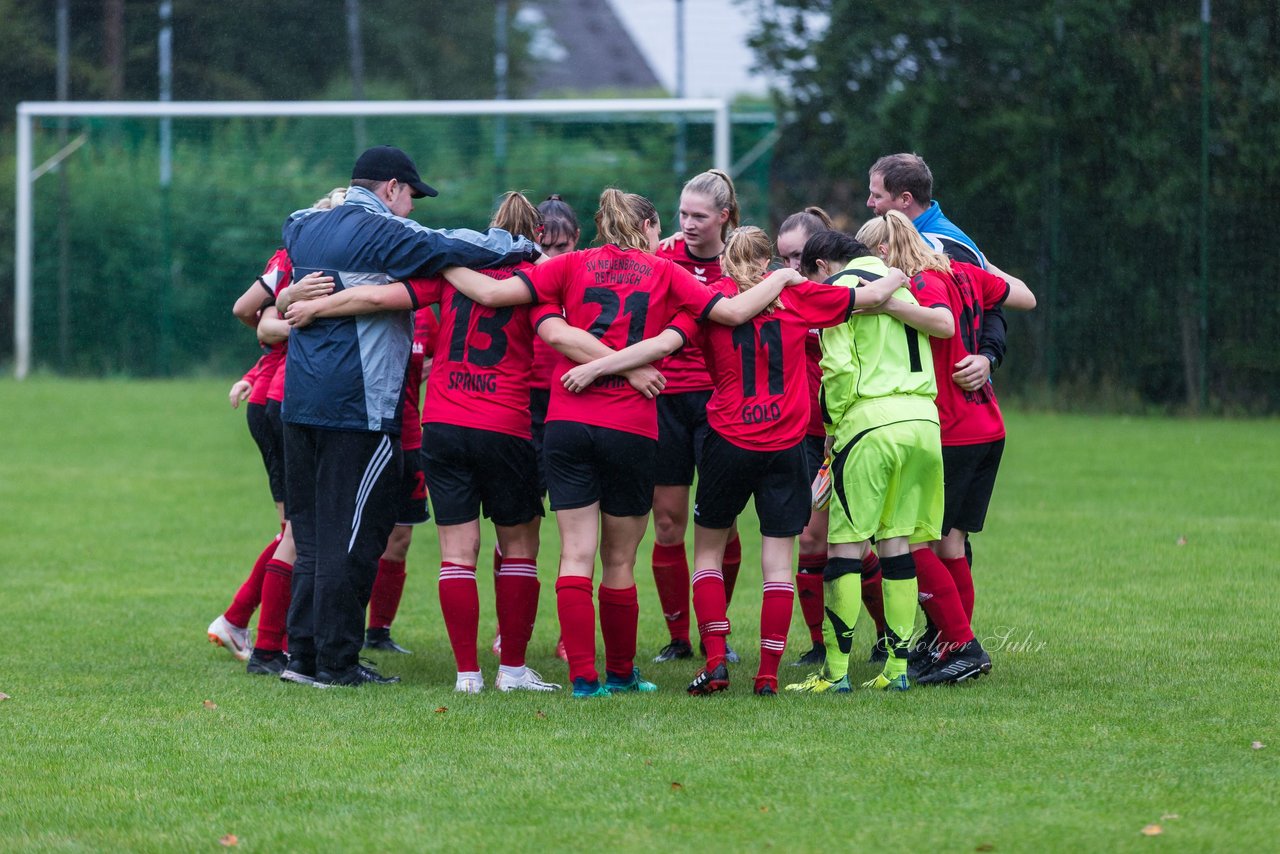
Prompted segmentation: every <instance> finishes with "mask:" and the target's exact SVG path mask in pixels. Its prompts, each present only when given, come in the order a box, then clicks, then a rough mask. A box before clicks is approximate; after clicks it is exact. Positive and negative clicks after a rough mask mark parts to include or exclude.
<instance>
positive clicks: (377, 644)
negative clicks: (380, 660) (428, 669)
mask: <svg viewBox="0 0 1280 854" xmlns="http://www.w3.org/2000/svg"><path fill="white" fill-rule="evenodd" d="M364 648H365V649H372V650H375V651H377V652H394V653H397V654H399V655H413V653H412V652H410V651H409V650H407V649H405V648H404V647H402V646H401V645H400V644H398V643H396V642H395V641H393V640H392V639H391V629H389V628H387V629H369V630H367V631H366V632H365V633H364Z"/></svg>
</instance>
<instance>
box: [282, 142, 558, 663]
mask: <svg viewBox="0 0 1280 854" xmlns="http://www.w3.org/2000/svg"><path fill="white" fill-rule="evenodd" d="M435 195H436V190H435V189H434V188H433V187H431V186H430V185H428V184H426V183H424V182H423V180H422V178H421V177H420V176H419V175H418V169H417V167H416V166H415V165H414V163H413V161H412V160H411V159H410V158H409V156H408V155H407V154H405V153H404V152H403V151H401V150H400V149H398V148H393V147H391V146H386V145H380V146H376V147H374V148H370V149H369V150H368V151H366V152H364V153H363V154H361V155H360V158H359V159H358V160H357V161H356V165H355V168H354V169H353V170H352V172H351V187H350V189H348V191H347V198H346V201H345V202H344V203H343V204H341V205H339V206H338V207H336V208H333V209H332V210H330V211H324V212H318V211H315V210H310V209H308V210H302V211H297V212H295V213H293V214H291V215H290V217H289V219H288V221H287V222H286V223H285V225H284V244H285V248H286V249H287V250H288V252H289V257H290V258H291V259H292V261H293V269H294V277H295V279H294V280H295V281H297V279H298V278H301V277H302V276H304V275H306V274H307V273H310V272H315V271H320V272H323V273H325V274H326V275H329V276H333V278H334V290H335V291H339V290H342V289H344V288H347V287H350V286H353V285H386V286H388V287H403V285H400V284H396V283H397V282H402V281H404V280H406V279H409V278H413V277H423V276H433V275H436V274H437V273H439V272H440V271H441V270H442V269H443V268H445V267H447V266H453V265H458V266H463V267H473V268H480V269H482V268H491V267H499V266H503V265H507V264H513V263H515V262H517V261H520V260H522V259H531V258H534V257H536V256H537V254H538V250H537V248H536V247H535V246H534V244H533V243H532V242H531V241H529V240H528V239H527V238H524V237H512V235H510V234H508V233H507V232H506V231H503V230H502V229H498V228H491V229H489V230H488V231H487V232H483V233H482V232H476V231H470V230H467V229H457V230H440V229H431V228H426V227H424V226H422V225H419V224H418V223H416V222H414V221H413V220H410V219H406V218H405V217H407V216H408V214H409V212H410V211H412V210H413V200H414V199H416V198H422V197H424V196H435ZM410 293H411V294H412V291H410ZM412 341H413V317H412V313H411V312H407V311H389V312H382V313H379V314H367V315H362V316H359V317H340V318H339V317H335V318H322V319H318V320H316V321H315V322H314V323H312V324H311V325H309V326H307V327H305V328H302V329H297V328H295V329H294V330H293V331H292V332H291V333H290V335H289V370H288V373H287V374H286V377H285V389H284V408H283V412H282V415H283V418H284V422H285V425H284V426H285V476H286V479H287V484H288V490H287V491H288V496H289V498H288V514H289V519H290V520H291V522H292V523H293V536H294V540H295V542H296V544H297V547H298V557H297V561H296V562H295V563H294V568H293V602H292V604H291V605H290V607H289V622H288V631H289V655H290V659H289V666H288V667H287V668H286V670H285V672H284V673H283V674H282V676H281V678H282V679H284V680H286V681H289V682H296V683H302V684H314V685H318V686H322V687H328V686H336V685H362V684H365V683H369V682H373V683H386V682H396V681H399V680H398V678H387V677H384V676H382V675H381V674H379V673H378V672H377V671H375V670H374V669H372V668H370V667H367V666H364V665H362V664H361V663H360V660H359V653H360V649H361V646H362V645H363V642H364V612H365V608H366V606H367V605H368V602H369V594H370V592H371V590H372V589H373V581H374V577H375V576H376V575H377V571H378V557H379V555H381V554H382V552H383V549H384V548H385V547H386V543H387V538H388V536H389V535H390V533H391V529H392V528H393V527H394V524H395V514H396V510H397V507H398V503H399V492H400V466H401V456H400V435H399V434H400V414H401V413H400V408H401V401H402V400H403V390H404V381H405V368H406V366H407V365H408V361H409V351H410V347H411V346H412Z"/></svg>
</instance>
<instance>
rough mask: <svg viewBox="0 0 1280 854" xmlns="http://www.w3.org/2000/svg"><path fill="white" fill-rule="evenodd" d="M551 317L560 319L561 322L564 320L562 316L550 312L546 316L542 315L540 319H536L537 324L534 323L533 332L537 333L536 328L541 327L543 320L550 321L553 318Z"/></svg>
mask: <svg viewBox="0 0 1280 854" xmlns="http://www.w3.org/2000/svg"><path fill="white" fill-rule="evenodd" d="M553 317H558V318H560V319H561V320H564V315H562V314H551V313H550V312H548V313H547V314H544V315H542V317H539V318H538V322H537V323H535V324H533V331H534V332H537V331H538V327H539V326H541V325H542V322H543V321H544V320H550V319H551V318H553Z"/></svg>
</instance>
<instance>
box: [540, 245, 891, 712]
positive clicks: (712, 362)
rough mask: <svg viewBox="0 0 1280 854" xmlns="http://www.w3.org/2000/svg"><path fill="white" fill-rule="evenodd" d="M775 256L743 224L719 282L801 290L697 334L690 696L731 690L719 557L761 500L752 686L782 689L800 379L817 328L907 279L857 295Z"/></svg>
mask: <svg viewBox="0 0 1280 854" xmlns="http://www.w3.org/2000/svg"><path fill="white" fill-rule="evenodd" d="M772 259H773V247H772V246H771V245H770V243H769V238H768V236H767V235H765V233H764V232H763V231H761V230H760V229H758V228H754V227H746V228H740V229H737V230H736V231H735V232H734V233H733V234H732V235H731V236H730V238H729V241H728V243H727V246H726V249H725V252H724V260H723V267H724V270H725V272H726V273H727V274H728V277H727V278H726V279H722V280H721V282H720V283H719V286H720V287H722V288H724V289H725V290H726V291H729V292H736V293H743V294H745V293H750V292H751V291H752V290H753V289H755V288H758V287H760V285H761V284H762V283H763V282H769V281H777V280H781V281H783V282H785V283H787V284H791V285H795V286H794V287H790V288H789V289H788V290H787V291H786V293H785V294H784V295H783V296H782V297H781V299H779V300H775V301H773V302H772V304H771V306H770V308H769V309H767V310H766V311H765V313H762V314H759V315H757V316H755V317H753V318H752V319H750V320H748V321H747V322H745V323H741V324H736V325H721V324H719V323H708V324H702V325H701V326H700V327H699V330H698V337H699V340H700V343H701V344H702V350H703V352H704V353H705V354H706V360H707V367H708V368H709V370H710V372H711V376H712V378H713V380H714V381H715V390H714V391H713V393H712V395H711V400H710V402H709V404H708V407H707V410H708V414H707V419H708V423H709V425H710V428H711V431H710V433H709V434H708V436H707V440H706V444H705V445H704V446H703V450H702V467H701V470H700V476H699V481H698V494H697V498H696V501H695V504H694V569H695V571H694V576H693V602H694V609H695V611H696V612H697V616H698V631H699V633H700V635H701V636H702V642H703V644H704V646H705V648H706V655H707V662H706V666H705V668H703V670H702V671H700V672H699V673H698V675H697V676H696V677H695V678H694V680H693V682H691V683H690V685H689V687H688V691H689V693H690V694H710V693H714V692H717V691H722V690H724V689H726V688H728V687H729V672H728V668H727V667H726V664H725V661H726V658H725V651H726V650H725V642H724V641H725V635H726V634H727V632H728V628H729V625H728V620H727V618H726V616H725V607H726V591H725V582H724V578H723V576H722V574H721V569H720V566H721V556H722V554H723V551H724V547H725V543H726V542H727V540H728V537H729V531H730V528H731V527H732V525H733V523H734V520H735V519H736V518H737V517H738V514H740V513H741V512H742V510H743V509H744V508H745V507H746V504H747V501H748V500H749V499H751V498H752V497H753V496H754V498H755V506H756V513H757V515H758V516H759V519H760V533H761V538H762V542H761V547H760V558H761V569H762V574H763V580H764V597H763V601H762V604H761V614H760V669H759V671H758V672H757V674H756V678H755V692H756V693H757V694H763V695H773V694H776V693H777V691H778V663H779V661H780V660H781V657H782V654H783V652H784V650H785V649H786V640H787V630H788V627H789V625H790V623H791V609H792V598H793V593H794V586H793V585H792V583H791V558H792V552H793V549H794V545H795V538H796V536H797V535H798V534H799V533H800V532H801V531H802V530H803V529H804V527H805V525H806V524H807V522H808V519H809V511H810V493H809V481H810V478H809V474H808V465H807V462H806V460H805V450H804V442H805V433H806V430H807V427H808V423H809V411H810V404H809V391H808V384H807V383H806V382H799V381H797V380H799V379H801V378H802V377H803V376H804V374H805V372H806V371H807V368H806V367H805V362H806V358H807V357H806V343H805V342H806V340H807V338H808V337H809V330H810V329H811V328H814V327H819V328H820V327H825V326H835V325H837V324H841V323H844V322H845V321H847V320H848V319H849V315H850V314H851V313H852V311H853V310H854V308H855V307H858V306H874V305H877V304H878V303H880V302H882V301H883V300H885V299H886V298H887V297H888V296H889V294H891V293H892V292H893V291H894V290H896V289H897V288H898V287H900V286H901V284H902V283H903V282H905V281H906V279H905V277H904V276H902V275H900V274H899V275H896V276H886V277H885V278H884V279H883V280H882V281H879V282H876V283H875V284H873V285H870V286H868V287H865V288H860V289H857V290H855V289H852V288H843V287H841V288H832V287H828V286H826V285H819V284H815V283H812V282H807V281H805V280H804V277H803V276H801V275H800V273H799V272H797V271H795V270H791V269H789V268H787V269H784V270H779V271H776V272H774V273H772V274H769V273H768V266H769V263H770V261H772ZM713 319H714V318H713ZM680 344H681V335H680V332H679V331H678V330H664V331H663V332H662V333H661V334H660V335H659V336H657V337H656V338H654V339H652V340H650V341H645V342H643V343H641V344H640V345H638V346H636V347H633V348H629V349H628V350H627V351H624V352H622V353H618V354H616V355H614V356H612V357H608V358H605V359H601V360H599V361H598V362H593V363H591V364H587V365H583V366H581V367H579V368H576V369H574V370H571V371H570V372H569V373H568V374H567V375H566V376H565V378H564V383H565V385H566V387H567V388H569V389H570V390H574V391H578V390H583V389H587V388H590V384H591V383H593V382H595V381H597V380H598V378H599V377H600V376H602V375H604V374H607V373H610V372H613V371H616V370H622V369H626V368H629V367H630V366H632V365H635V364H640V363H643V362H645V361H647V360H649V359H652V358H654V357H655V356H660V355H664V354H665V353H667V352H670V351H671V350H672V349H674V348H676V347H678V346H680Z"/></svg>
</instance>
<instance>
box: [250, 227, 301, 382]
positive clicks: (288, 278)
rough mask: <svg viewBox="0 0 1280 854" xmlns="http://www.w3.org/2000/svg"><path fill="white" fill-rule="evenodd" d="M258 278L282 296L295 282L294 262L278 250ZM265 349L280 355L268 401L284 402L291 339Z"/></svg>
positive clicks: (281, 250) (286, 254) (265, 285)
mask: <svg viewBox="0 0 1280 854" xmlns="http://www.w3.org/2000/svg"><path fill="white" fill-rule="evenodd" d="M258 278H259V279H260V280H261V281H262V284H263V287H265V288H266V289H267V290H269V291H271V294H272V296H274V297H278V296H280V292H281V291H282V290H284V289H285V288H287V287H289V284H290V283H291V282H292V281H293V262H292V261H290V260H289V254H288V253H287V252H285V251H284V250H283V249H277V250H276V254H274V255H272V256H271V260H270V261H268V262H267V266H266V269H264V270H263V271H262V275H261V276H259V277H258ZM265 349H267V351H268V352H269V353H278V354H279V355H278V361H277V363H276V370H275V371H274V372H273V373H272V375H271V381H270V383H269V384H268V386H267V388H266V390H265V392H264V393H265V394H266V399H267V400H274V401H277V402H283V401H284V369H285V364H286V358H285V357H286V354H287V352H288V350H289V339H288V338H286V339H284V340H283V341H281V342H280V343H279V344H272V345H270V347H268V348H265Z"/></svg>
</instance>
